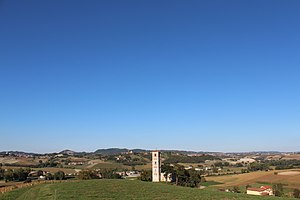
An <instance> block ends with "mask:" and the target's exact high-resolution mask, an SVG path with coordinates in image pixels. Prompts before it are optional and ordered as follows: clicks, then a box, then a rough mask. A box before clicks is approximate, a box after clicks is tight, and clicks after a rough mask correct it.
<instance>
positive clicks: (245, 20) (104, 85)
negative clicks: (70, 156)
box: [0, 0, 300, 152]
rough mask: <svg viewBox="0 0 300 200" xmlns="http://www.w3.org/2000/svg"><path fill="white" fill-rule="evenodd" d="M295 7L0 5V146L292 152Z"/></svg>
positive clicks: (299, 84)
mask: <svg viewBox="0 0 300 200" xmlns="http://www.w3.org/2000/svg"><path fill="white" fill-rule="evenodd" d="M299 7H300V2H299V1H297V0H291V1H283V0H282V1H276V0H265V1H258V0H257V1H253V0H251V1H250V0H246V1H239V0H237V1H230V0H229V1H223V0H222V1H221V0H220V1H217V0H209V1H198V0H197V1H192V0H191V1H173V0H172V1H171V0H163V1H156V0H155V1H139V0H136V1H116V0H114V1H91V0H90V1H75V0H72V1H71V0H64V1H61V0H54V1H53V0H52V1H37V0H36V1H31V0H28V1H21V0H19V1H17V0H15V1H5V0H4V1H3V0H2V1H0V135H1V145H0V150H23V151H33V152H52V151H59V150H62V149H66V148H68V149H73V150H77V151H94V150H96V149H98V148H107V147H128V148H146V149H186V150H199V151H201V150H203V151H227V152H228V151H258V150H280V151H299V150H300V146H299V141H300V134H299V133H300V105H299V102H300V92H299V88H300V37H299V36H300V23H299V19H300V12H299Z"/></svg>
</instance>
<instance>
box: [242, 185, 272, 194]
mask: <svg viewBox="0 0 300 200" xmlns="http://www.w3.org/2000/svg"><path fill="white" fill-rule="evenodd" d="M247 194H252V195H259V196H269V195H273V190H272V188H271V187H270V186H261V187H260V188H247Z"/></svg>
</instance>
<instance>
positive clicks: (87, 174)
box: [78, 170, 99, 180]
mask: <svg viewBox="0 0 300 200" xmlns="http://www.w3.org/2000/svg"><path fill="white" fill-rule="evenodd" d="M78 177H79V178H80V179H82V180H88V179H97V178H99V176H97V173H96V172H95V171H93V170H82V171H80V172H79V176H78Z"/></svg>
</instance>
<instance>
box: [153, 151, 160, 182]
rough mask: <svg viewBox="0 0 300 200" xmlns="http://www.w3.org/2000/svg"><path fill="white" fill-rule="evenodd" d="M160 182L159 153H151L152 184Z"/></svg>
mask: <svg viewBox="0 0 300 200" xmlns="http://www.w3.org/2000/svg"><path fill="white" fill-rule="evenodd" d="M160 180H161V161H160V151H153V152H152V182H160Z"/></svg>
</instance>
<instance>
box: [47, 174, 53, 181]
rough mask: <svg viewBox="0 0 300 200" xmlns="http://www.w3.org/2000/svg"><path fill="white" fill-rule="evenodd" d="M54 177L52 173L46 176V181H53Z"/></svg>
mask: <svg viewBox="0 0 300 200" xmlns="http://www.w3.org/2000/svg"><path fill="white" fill-rule="evenodd" d="M53 179H54V176H53V175H52V174H51V173H47V174H46V180H53Z"/></svg>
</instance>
